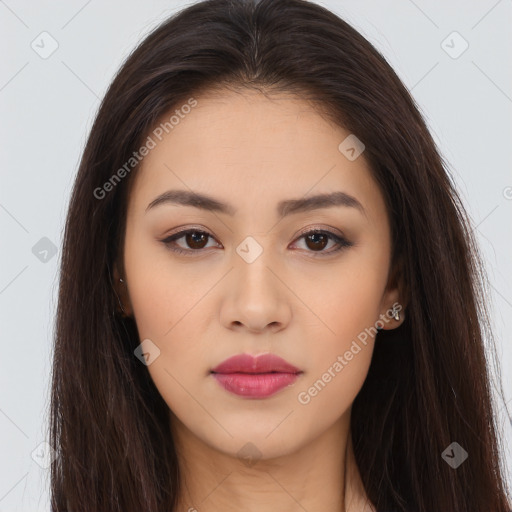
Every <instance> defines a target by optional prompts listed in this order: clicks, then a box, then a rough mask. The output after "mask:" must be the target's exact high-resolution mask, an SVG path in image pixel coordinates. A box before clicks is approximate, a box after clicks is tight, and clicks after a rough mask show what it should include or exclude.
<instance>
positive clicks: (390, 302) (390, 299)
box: [379, 263, 406, 330]
mask: <svg viewBox="0 0 512 512" xmlns="http://www.w3.org/2000/svg"><path fill="white" fill-rule="evenodd" d="M402 269H403V266H402V265H401V264H400V263H397V264H396V265H394V268H393V272H392V273H391V275H390V277H389V279H388V284H387V287H386V292H385V294H384V297H383V301H382V306H383V308H386V309H385V311H384V312H383V313H382V314H381V315H380V321H379V324H380V328H381V329H384V330H392V329H396V328H397V327H399V326H400V325H402V323H403V322H404V318H405V307H406V303H405V300H404V297H405V296H406V287H405V282H404V280H403V278H402V276H403V272H402Z"/></svg>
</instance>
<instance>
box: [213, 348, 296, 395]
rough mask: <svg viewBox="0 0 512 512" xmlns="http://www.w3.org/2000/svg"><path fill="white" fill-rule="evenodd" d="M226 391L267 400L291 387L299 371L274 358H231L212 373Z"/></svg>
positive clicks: (273, 356) (242, 356) (263, 355)
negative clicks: (281, 390) (283, 389)
mask: <svg viewBox="0 0 512 512" xmlns="http://www.w3.org/2000/svg"><path fill="white" fill-rule="evenodd" d="M211 373H212V375H213V377H214V378H215V379H216V381H217V382H218V383H219V384H220V385H221V386H222V387H223V388H224V389H226V390H227V391H230V392H231V393H234V394H236V395H238V396H244V397H248V398H266V397H268V396H271V395H273V394H274V393H277V392H278V391H279V390H280V389H282V388H284V387H286V386H290V385H291V384H293V383H294V382H295V381H296V380H297V379H298V377H299V375H300V374H301V373H302V371H301V370H300V369H299V368H297V367H295V366H293V365H292V364H290V363H288V362H286V361H285V360H284V359H282V358H280V357H278V356H276V355H273V354H262V355H260V356H258V357H253V356H251V355H250V354H240V355H237V356H233V357H230V358H229V359H226V360H225V361H224V362H222V363H221V364H219V365H218V366H216V367H215V368H213V370H212V371H211Z"/></svg>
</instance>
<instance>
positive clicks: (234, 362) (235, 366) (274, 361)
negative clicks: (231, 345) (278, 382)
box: [212, 354, 301, 373]
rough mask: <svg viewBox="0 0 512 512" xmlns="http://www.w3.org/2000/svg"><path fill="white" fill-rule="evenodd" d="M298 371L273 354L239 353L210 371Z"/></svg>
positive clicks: (298, 370) (298, 371)
mask: <svg viewBox="0 0 512 512" xmlns="http://www.w3.org/2000/svg"><path fill="white" fill-rule="evenodd" d="M271 372H279V373H300V372H301V370H300V369H299V368H297V367H295V366H293V365H292V364H290V363H288V362H287V361H285V360H284V359H282V358H281V357H279V356H276V355H275V354H261V355H259V356H256V357H255V356H252V355H250V354H239V355H236V356H233V357H230V358H229V359H226V360H225V361H223V362H222V363H220V364H219V365H217V366H216V367H215V368H213V369H212V373H271Z"/></svg>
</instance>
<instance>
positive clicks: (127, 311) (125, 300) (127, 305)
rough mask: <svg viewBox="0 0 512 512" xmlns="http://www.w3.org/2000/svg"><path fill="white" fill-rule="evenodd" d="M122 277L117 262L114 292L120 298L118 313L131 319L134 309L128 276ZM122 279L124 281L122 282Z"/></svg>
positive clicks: (114, 275) (115, 265)
mask: <svg viewBox="0 0 512 512" xmlns="http://www.w3.org/2000/svg"><path fill="white" fill-rule="evenodd" d="M124 274H125V273H123V275H121V272H120V271H119V265H118V263H117V262H116V263H115V264H114V271H113V278H114V283H113V286H114V291H115V292H116V295H117V298H118V304H117V306H116V310H117V312H118V313H119V314H120V315H121V316H123V317H131V316H133V308H132V304H131V302H130V294H129V292H128V283H127V281H126V276H125V275H124ZM121 279H122V281H121Z"/></svg>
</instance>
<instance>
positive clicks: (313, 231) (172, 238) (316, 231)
mask: <svg viewBox="0 0 512 512" xmlns="http://www.w3.org/2000/svg"><path fill="white" fill-rule="evenodd" d="M189 233H201V234H205V235H207V236H209V237H210V238H214V237H213V235H211V234H210V233H208V232H207V231H203V230H201V229H186V230H183V231H179V232H178V233H174V234H173V235H171V236H170V237H168V238H166V239H164V240H162V243H163V244H164V245H165V246H166V247H167V248H169V249H170V250H171V251H173V252H175V253H177V254H183V255H187V256H191V255H192V254H191V253H200V252H202V251H203V249H183V248H181V247H177V246H176V245H172V243H173V242H175V241H176V240H179V239H180V238H183V237H184V236H185V235H188V234H189ZM312 234H322V235H327V236H328V237H329V238H330V239H331V240H334V241H335V242H336V244H337V245H338V247H337V248H336V249H334V250H332V249H331V250H329V251H324V250H321V251H307V252H311V253H313V257H315V258H317V257H326V256H328V255H331V254H333V253H337V252H339V251H341V250H342V249H346V248H348V247H352V246H353V245H354V244H353V243H352V242H349V241H348V240H346V239H345V238H342V237H340V236H339V235H336V234H335V233H332V232H331V231H327V230H324V229H311V230H309V231H305V232H303V233H301V235H300V236H299V237H298V238H297V239H296V240H299V239H301V238H304V237H306V236H308V235H312Z"/></svg>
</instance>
